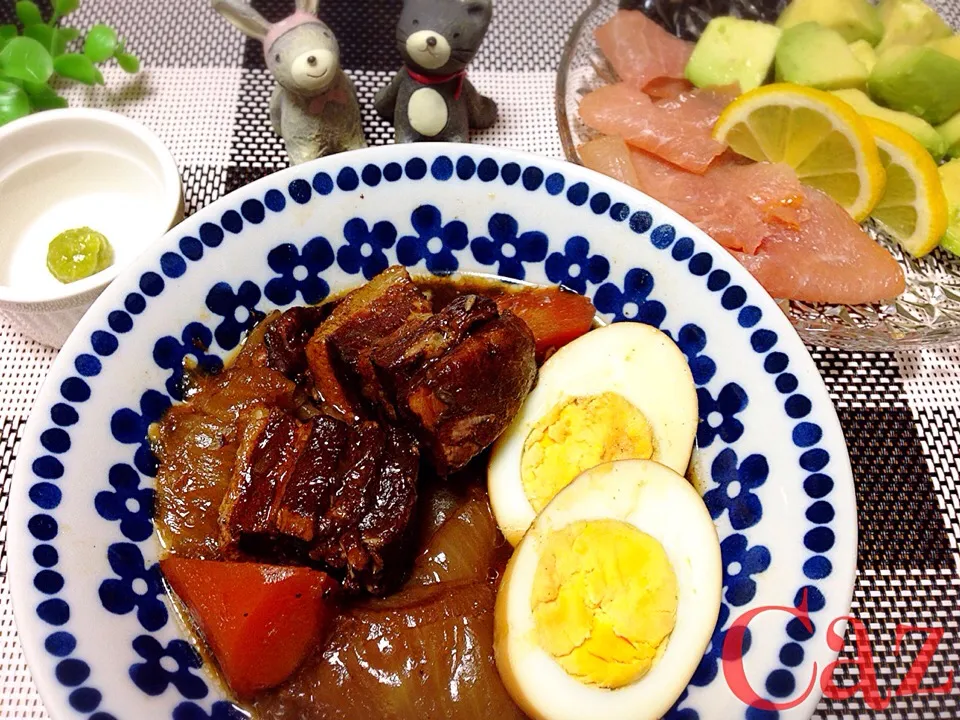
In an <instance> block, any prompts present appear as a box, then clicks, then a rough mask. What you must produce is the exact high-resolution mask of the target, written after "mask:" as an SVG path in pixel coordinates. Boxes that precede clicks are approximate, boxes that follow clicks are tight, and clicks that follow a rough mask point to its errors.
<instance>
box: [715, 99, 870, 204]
mask: <svg viewBox="0 0 960 720" xmlns="http://www.w3.org/2000/svg"><path fill="white" fill-rule="evenodd" d="M713 136H714V137H715V138H716V139H717V140H719V141H720V142H722V143H726V144H727V145H729V146H730V147H731V148H733V150H734V151H735V152H738V153H740V154H741V155H746V156H747V157H748V158H750V159H752V160H756V161H758V162H762V161H767V162H784V163H787V164H788V165H790V166H791V167H792V168H793V169H794V170H796V171H797V175H798V176H799V177H800V180H801V181H802V182H804V183H805V184H807V185H810V186H812V187H815V188H818V189H820V190H823V191H824V192H825V193H827V194H828V195H829V196H830V197H832V198H833V199H834V200H836V201H837V202H838V203H839V204H840V205H842V206H843V207H844V209H846V211H847V212H848V213H850V215H851V216H853V218H854V219H855V220H857V221H858V222H860V221H861V220H863V219H865V218H866V217H867V216H868V215H869V214H870V211H871V210H872V209H873V206H874V205H875V204H876V203H877V201H878V200H879V199H880V196H881V195H882V194H883V185H884V177H885V175H884V172H883V164H882V163H881V162H880V154H879V153H878V152H877V145H876V143H875V142H874V140H873V135H872V134H871V132H870V128H869V127H868V126H867V124H866V123H865V122H864V120H863V118H861V117H860V115H858V114H857V112H856V111H855V110H854V109H853V108H851V107H850V106H849V105H847V104H846V103H845V102H843V101H842V100H838V99H837V98H835V97H833V96H832V95H830V94H828V93H825V92H821V91H820V90H814V89H812V88H807V87H803V86H800V85H793V84H790V83H777V84H774V85H767V86H765V87H761V88H757V89H756V90H751V91H750V92H748V93H745V94H744V95H741V96H740V97H739V98H737V99H736V100H734V101H733V102H732V103H731V104H730V105H729V106H727V108H726V109H725V110H724V111H723V113H722V114H721V115H720V118H719V119H718V120H717V124H716V126H715V127H714V129H713Z"/></svg>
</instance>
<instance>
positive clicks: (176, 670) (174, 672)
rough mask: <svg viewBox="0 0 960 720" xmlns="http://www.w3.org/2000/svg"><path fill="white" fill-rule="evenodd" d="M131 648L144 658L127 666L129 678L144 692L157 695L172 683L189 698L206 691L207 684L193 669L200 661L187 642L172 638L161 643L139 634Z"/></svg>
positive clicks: (200, 663)
mask: <svg viewBox="0 0 960 720" xmlns="http://www.w3.org/2000/svg"><path fill="white" fill-rule="evenodd" d="M133 649H134V651H135V652H136V653H137V655H139V656H140V657H142V658H143V662H141V663H136V664H135V665H131V666H130V679H131V680H133V682H134V684H135V685H136V686H137V687H138V688H140V689H141V690H143V692H145V693H146V694H147V695H159V694H161V693H163V692H164V691H166V689H167V687H168V686H170V685H173V686H174V687H175V688H176V689H177V692H179V693H180V694H181V695H183V697H185V698H187V699H189V700H199V699H200V698H203V697H206V695H207V692H208V691H207V684H206V683H205V682H204V681H203V678H201V677H200V676H199V675H196V674H194V673H193V672H192V671H193V670H197V669H199V668H200V667H201V666H202V665H203V661H202V660H201V659H200V656H199V655H198V654H197V651H196V650H194V649H193V647H192V646H191V645H190V643H188V642H186V641H184V640H171V641H170V642H169V643H167V646H166V647H164V646H163V645H161V644H160V643H159V642H158V641H157V640H156V638H154V637H152V636H151V635H140V636H139V637H137V638H136V639H135V640H134V641H133Z"/></svg>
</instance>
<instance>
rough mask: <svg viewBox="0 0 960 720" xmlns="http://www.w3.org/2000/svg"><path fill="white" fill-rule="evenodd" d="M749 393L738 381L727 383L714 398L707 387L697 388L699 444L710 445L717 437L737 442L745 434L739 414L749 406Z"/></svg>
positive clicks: (728, 442)
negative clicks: (738, 417)
mask: <svg viewBox="0 0 960 720" xmlns="http://www.w3.org/2000/svg"><path fill="white" fill-rule="evenodd" d="M747 402H748V398H747V394H746V392H744V390H743V388H742V387H740V386H739V385H738V384H737V383H727V384H726V385H724V386H723V388H721V390H720V393H719V394H718V395H717V397H716V399H714V397H713V395H711V394H710V391H709V390H707V389H706V388H702V387H701V388H697V403H698V404H699V407H700V424H699V425H698V426H697V445H699V446H700V447H701V448H707V447H710V445H711V443H713V441H714V439H715V438H718V437H719V438H720V439H721V440H722V441H723V442H725V443H726V444H728V445H729V444H731V443H735V442H736V441H737V440H739V439H740V436H741V435H743V423H742V422H740V420H739V419H737V415H738V414H739V413H741V412H743V410H744V408H746V407H747Z"/></svg>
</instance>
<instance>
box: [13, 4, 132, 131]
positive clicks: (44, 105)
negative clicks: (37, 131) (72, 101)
mask: <svg viewBox="0 0 960 720" xmlns="http://www.w3.org/2000/svg"><path fill="white" fill-rule="evenodd" d="M79 6H80V0H54V2H53V15H52V16H51V17H50V19H49V20H44V19H43V14H42V13H41V12H40V8H39V7H38V6H37V4H36V3H35V2H32V0H20V2H18V3H17V5H16V12H17V19H18V20H19V21H20V25H21V26H22V27H23V32H22V33H21V32H20V31H19V29H18V27H17V26H16V25H0V125H4V124H6V123H8V122H10V121H11V120H16V119H17V118H19V117H23V116H24V115H29V114H30V113H31V112H35V111H38V110H50V109H52V108H61V107H66V106H67V101H66V99H65V98H63V97H61V96H60V95H58V94H57V91H56V90H55V89H54V88H53V87H51V86H50V81H51V80H52V79H53V78H55V77H62V78H66V79H69V80H76V81H77V82H81V83H84V84H85V85H102V84H103V74H102V73H101V72H100V69H99V68H98V67H97V65H98V64H100V63H104V62H106V61H108V60H110V59H111V58H113V59H115V60H116V61H117V64H118V65H119V66H120V67H121V68H123V69H124V70H125V71H126V72H128V73H135V72H137V71H138V70H139V69H140V61H139V60H138V59H137V57H136V56H135V55H132V54H130V53H128V52H127V50H126V47H125V44H124V41H123V40H122V39H120V37H119V36H118V35H117V31H116V30H114V29H113V28H111V27H109V26H107V25H94V26H93V27H92V28H90V30H89V31H88V32H87V34H86V37H84V38H83V42H82V43H81V44H78V46H77V49H79V50H80V52H67V50H68V49H70V47H71V44H72V43H74V42H75V41H77V40H80V38H81V32H80V31H79V30H77V29H76V28H74V27H69V26H67V25H64V24H62V23H61V20H63V18H64V17H66V16H67V15H69V14H70V13H72V12H73V11H74V10H76V9H77V8H78V7H79Z"/></svg>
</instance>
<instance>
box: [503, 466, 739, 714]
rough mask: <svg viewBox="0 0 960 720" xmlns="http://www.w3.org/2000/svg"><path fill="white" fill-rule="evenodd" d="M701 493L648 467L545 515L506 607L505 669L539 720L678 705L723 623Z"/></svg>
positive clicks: (508, 582)
mask: <svg viewBox="0 0 960 720" xmlns="http://www.w3.org/2000/svg"><path fill="white" fill-rule="evenodd" d="M721 580H722V573H721V560H720V544H719V541H718V539H717V532H716V529H715V527H714V525H713V521H712V520H711V519H710V515H709V513H708V511H707V509H706V507H705V506H704V504H703V501H702V500H701V499H700V496H699V495H698V494H697V492H696V490H694V488H693V487H692V486H691V485H690V483H689V482H687V481H686V479H685V478H683V477H682V476H681V475H678V474H677V473H676V472H674V471H673V470H671V469H670V468H667V467H665V466H663V465H660V464H659V463H656V462H653V461H650V460H622V461H619V462H613V463H608V464H604V465H600V466H598V467H595V468H592V469H590V470H587V471H586V472H585V473H583V474H582V475H580V476H579V477H577V478H576V479H575V480H574V481H573V482H572V483H570V484H569V485H568V486H567V487H566V488H564V489H563V490H561V491H560V492H559V493H558V494H557V496H556V497H555V498H553V499H552V500H551V501H550V503H549V504H548V505H547V506H546V508H545V509H544V510H543V512H541V513H540V514H539V515H538V516H537V518H536V520H535V521H534V523H533V525H532V526H531V527H530V530H529V531H528V532H527V533H526V535H524V537H523V540H522V541H521V542H520V544H519V545H518V546H517V548H516V550H515V551H514V554H513V557H512V558H511V560H510V562H509V564H508V565H507V569H506V571H505V573H504V576H503V579H502V582H501V585H500V589H499V592H498V595H497V603H496V611H495V632H494V648H495V652H496V661H497V668H498V670H499V672H500V676H501V678H502V679H503V683H504V685H505V687H506V688H507V690H508V691H509V693H510V695H511V696H512V697H513V699H514V701H515V702H516V703H517V704H518V705H519V706H520V708H521V709H522V710H523V711H524V712H526V713H527V714H528V715H529V716H530V717H532V718H537V719H538V720H582V718H604V720H646V719H648V718H649V719H651V720H652V719H653V718H659V717H661V716H662V715H663V714H664V713H665V712H666V711H667V710H669V708H670V707H671V706H672V705H673V703H674V702H675V701H676V700H677V698H678V697H679V696H680V694H681V693H682V692H683V690H684V688H685V687H686V686H687V683H688V682H689V681H690V678H691V677H692V676H693V673H694V670H696V668H697V664H698V663H699V662H700V659H701V657H703V653H704V651H705V650H706V647H707V645H708V644H709V642H710V638H711V635H712V633H713V629H714V626H715V624H716V622H717V615H718V613H719V611H720V592H721Z"/></svg>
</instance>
